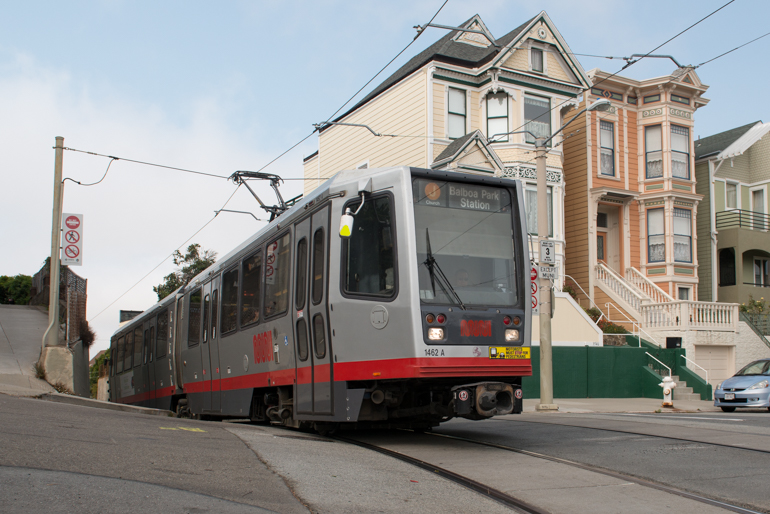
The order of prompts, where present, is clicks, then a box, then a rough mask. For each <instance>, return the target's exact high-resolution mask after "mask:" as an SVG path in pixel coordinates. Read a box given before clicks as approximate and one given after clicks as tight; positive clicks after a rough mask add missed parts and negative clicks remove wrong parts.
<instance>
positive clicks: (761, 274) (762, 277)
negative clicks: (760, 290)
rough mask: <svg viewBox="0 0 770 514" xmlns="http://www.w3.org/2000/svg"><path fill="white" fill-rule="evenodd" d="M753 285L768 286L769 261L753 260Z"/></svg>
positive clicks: (769, 282)
mask: <svg viewBox="0 0 770 514" xmlns="http://www.w3.org/2000/svg"><path fill="white" fill-rule="evenodd" d="M754 285H755V286H762V287H768V286H770V260H768V259H754Z"/></svg>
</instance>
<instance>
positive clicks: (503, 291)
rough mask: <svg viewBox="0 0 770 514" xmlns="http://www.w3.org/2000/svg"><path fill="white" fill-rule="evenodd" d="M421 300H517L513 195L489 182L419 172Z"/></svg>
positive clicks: (488, 302) (497, 303) (476, 303)
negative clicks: (433, 177) (452, 179)
mask: <svg viewBox="0 0 770 514" xmlns="http://www.w3.org/2000/svg"><path fill="white" fill-rule="evenodd" d="M412 194H413V200H414V218H415V225H416V237H417V260H418V265H419V266H418V269H419V283H420V300H421V301H422V302H423V303H426V304H441V305H447V304H450V305H451V304H456V305H461V304H462V305H465V306H469V305H474V306H501V307H513V306H514V305H515V304H516V303H517V295H518V293H519V292H518V291H517V288H516V278H515V277H516V269H515V259H514V247H513V218H512V214H511V209H512V208H511V195H510V194H509V192H508V191H507V190H506V189H503V188H500V187H492V186H486V185H476V184H466V183H460V182H445V181H440V180H431V179H426V178H414V179H413V182H412Z"/></svg>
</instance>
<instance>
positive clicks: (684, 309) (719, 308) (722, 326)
mask: <svg viewBox="0 0 770 514" xmlns="http://www.w3.org/2000/svg"><path fill="white" fill-rule="evenodd" d="M639 312H640V314H641V315H642V325H643V326H644V327H645V328H647V329H653V330H721V331H731V332H737V331H738V304H737V303H716V302H688V301H683V300H682V301H673V302H664V303H645V304H644V305H642V306H641V308H640V310H639Z"/></svg>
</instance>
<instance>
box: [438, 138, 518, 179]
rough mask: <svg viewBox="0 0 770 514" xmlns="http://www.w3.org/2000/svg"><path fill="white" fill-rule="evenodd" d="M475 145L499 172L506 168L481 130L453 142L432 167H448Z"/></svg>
mask: <svg viewBox="0 0 770 514" xmlns="http://www.w3.org/2000/svg"><path fill="white" fill-rule="evenodd" d="M473 145H478V147H479V150H481V152H482V153H483V154H484V155H485V156H486V158H487V159H488V160H489V162H490V164H492V166H493V167H496V168H497V169H499V170H503V169H504V168H505V165H503V161H501V160H500V157H498V155H497V154H496V153H495V151H494V150H492V148H490V147H489V145H488V144H487V138H486V136H484V134H482V133H481V131H480V130H474V131H473V132H471V133H470V134H465V135H464V136H463V137H461V138H458V139H455V140H454V141H452V143H451V144H450V145H449V146H447V147H446V148H445V149H444V151H443V152H441V154H439V156H438V157H436V160H435V161H433V163H432V164H431V165H430V167H431V168H433V169H437V168H442V167H444V166H447V165H448V164H450V163H451V162H454V161H455V160H456V159H458V158H459V157H462V155H463V153H464V152H465V151H466V150H468V149H469V148H470V147H471V146H473Z"/></svg>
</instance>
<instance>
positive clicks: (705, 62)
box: [693, 32, 770, 69]
mask: <svg viewBox="0 0 770 514" xmlns="http://www.w3.org/2000/svg"><path fill="white" fill-rule="evenodd" d="M765 36H770V32H768V33H767V34H762V35H761V36H759V37H757V38H754V39H752V40H751V41H749V42H748V43H743V44H742V45H740V46H736V47H735V48H733V49H732V50H728V51H727V52H725V53H723V54H720V55H717V56H716V57H714V58H712V59H709V60H708V61H704V62H702V63H700V64H699V65H697V66H694V67H693V69H695V68H700V67H701V66H703V65H704V64H708V63H710V62H711V61H716V60H717V59H719V58H720V57H724V56H725V55H727V54H729V53H732V52H735V51H736V50H738V49H740V48H743V47H744V46H746V45H750V44H751V43H753V42H754V41H758V40H760V39H762V38H763V37H765Z"/></svg>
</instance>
